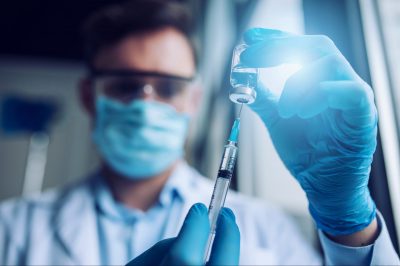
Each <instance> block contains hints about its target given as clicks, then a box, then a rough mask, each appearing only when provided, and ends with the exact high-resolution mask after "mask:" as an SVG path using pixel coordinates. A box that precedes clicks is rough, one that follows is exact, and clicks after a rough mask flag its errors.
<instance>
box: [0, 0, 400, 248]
mask: <svg viewBox="0 0 400 266" xmlns="http://www.w3.org/2000/svg"><path fill="white" fill-rule="evenodd" d="M182 1H183V0H182ZM115 2H117V1H116V0H113V1H111V0H108V1H106V0H85V1H42V0H35V1H33V0H31V1H29V0H26V1H20V0H15V1H2V2H1V3H0V30H1V36H2V38H1V41H0V200H5V199H8V198H12V197H17V196H21V195H28V194H31V193H40V192H41V191H43V190H46V189H49V188H54V187H59V186H62V185H65V184H67V183H71V182H74V181H77V180H79V179H81V178H84V177H85V176H86V175H87V174H88V173H90V172H92V171H94V170H95V169H96V166H97V163H98V158H97V155H96V151H95V149H94V146H93V145H92V143H91V135H90V124H89V120H88V117H87V116H86V114H85V113H84V111H83V109H82V108H81V106H80V105H79V102H78V95H77V84H78V82H79V80H80V78H81V77H82V76H83V75H85V74H86V69H85V66H84V64H83V48H82V36H81V35H80V25H81V23H82V21H83V20H84V19H85V18H86V16H87V15H88V14H89V13H91V12H92V11H94V10H95V9H98V8H100V7H102V6H104V5H107V4H110V3H115ZM183 2H187V3H188V4H189V6H190V7H191V8H192V9H193V12H194V14H195V18H196V20H197V35H198V40H199V44H200V46H201V57H200V61H201V62H200V64H201V65H200V69H199V74H200V77H201V80H202V85H203V88H204V100H203V102H202V108H201V110H200V113H199V115H198V116H197V117H196V118H195V121H194V123H193V126H192V128H191V133H190V137H189V141H188V144H187V152H186V156H187V159H188V161H189V162H190V164H192V165H193V166H194V167H195V168H196V169H198V170H199V171H200V172H201V173H202V174H203V175H205V176H208V177H210V178H215V175H216V172H217V169H218V166H219V163H220V157H221V154H222V149H223V145H224V143H225V140H226V138H227V134H228V132H229V127H230V126H231V123H232V121H233V118H234V116H235V114H236V112H237V110H236V108H237V107H236V106H234V104H233V103H231V102H230V101H229V99H228V91H229V87H230V85H229V73H230V60H231V53H232V49H233V47H234V46H235V45H236V44H238V43H240V42H241V35H242V33H243V31H244V30H245V29H247V28H249V27H253V26H257V27H268V28H276V29H280V30H285V31H290V32H293V33H300V34H301V33H306V34H324V35H328V36H329V37H330V38H331V39H333V40H334V42H335V43H336V45H337V46H338V48H339V49H340V50H341V51H342V53H343V54H344V55H345V57H346V58H347V59H348V60H349V62H350V63H351V64H352V66H353V67H354V69H355V70H356V71H357V73H358V74H359V75H360V76H361V77H362V78H363V79H364V80H366V81H367V82H368V83H369V84H371V86H372V87H373V88H374V91H375V95H376V103H377V106H378V111H379V118H380V121H379V142H378V148H377V151H376V153H375V157H374V163H373V167H372V171H371V179H370V189H371V192H372V194H373V197H374V199H375V201H376V202H377V205H378V208H379V210H380V211H381V212H382V214H383V215H384V217H385V219H386V222H387V225H388V228H389V231H390V234H391V237H392V240H393V242H394V244H395V246H396V248H397V250H398V246H399V245H398V243H399V242H398V240H399V239H400V237H399V236H400V235H399V233H400V156H399V136H400V134H399V133H400V127H399V125H400V120H399V119H400V72H399V71H398V68H396V63H398V62H399V61H400V49H399V48H398V47H400V1H398V0H218V1H212V0H192V1H189V0H188V1H183ZM293 71H295V67H294V66H293V65H283V66H279V67H275V68H271V69H267V70H262V72H261V78H262V80H263V81H264V82H265V83H266V84H267V85H268V86H269V87H270V88H271V89H273V90H275V91H277V92H279V91H280V90H281V89H282V87H283V84H284V82H285V79H286V78H287V77H288V76H289V75H290V74H291V73H293ZM239 144H240V146H239V149H240V152H239V154H240V155H239V161H238V165H237V169H236V175H235V177H234V180H233V183H232V188H233V189H235V190H238V191H241V192H243V193H245V194H248V195H252V196H256V197H258V198H261V199H264V200H268V201H270V202H273V203H275V204H277V205H280V206H282V207H283V208H285V209H286V210H288V211H289V212H290V213H291V214H292V215H293V216H295V217H296V219H298V220H299V221H300V222H301V224H302V225H303V228H304V231H305V232H306V233H307V235H308V236H309V237H310V238H312V239H314V238H315V234H314V233H313V225H312V222H311V220H310V218H309V215H308V210H307V202H306V198H305V196H304V193H303V192H302V190H301V189H300V187H299V186H298V184H297V183H296V181H295V180H294V179H293V178H292V177H291V176H290V175H289V173H288V171H287V170H286V169H285V168H284V166H283V164H282V163H281V161H280V159H279V158H278V156H277V154H276V152H275V150H274V148H273V146H272V143H271V142H270V140H269V137H268V133H267V131H266V129H265V128H264V126H263V125H262V123H261V121H260V120H259V119H258V118H257V117H256V116H255V115H254V114H253V113H252V112H251V111H250V110H249V109H248V108H244V110H243V113H242V130H241V135H240V143H239ZM0 219H1V217H0Z"/></svg>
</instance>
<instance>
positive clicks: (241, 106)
mask: <svg viewBox="0 0 400 266" xmlns="http://www.w3.org/2000/svg"><path fill="white" fill-rule="evenodd" d="M242 108H243V103H242V104H241V105H240V110H239V115H238V118H240V114H241V113H242Z"/></svg>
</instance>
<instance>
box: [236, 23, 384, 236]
mask: <svg viewBox="0 0 400 266" xmlns="http://www.w3.org/2000/svg"><path fill="white" fill-rule="evenodd" d="M244 40H245V42H246V43H247V44H248V45H249V47H248V48H247V49H246V50H245V51H243V53H242V54H241V61H242V63H243V64H245V65H247V66H249V67H257V68H262V67H272V66H276V65H280V64H282V63H290V62H291V60H294V59H295V58H296V59H298V58H303V60H305V62H304V65H303V68H302V69H300V70H299V71H298V72H296V73H294V74H293V75H292V76H291V77H290V78H289V79H288V80H287V81H286V83H285V86H284V89H283V91H282V94H281V96H280V97H278V96H277V95H274V94H273V93H272V92H271V91H269V90H268V89H266V88H264V87H263V86H262V85H260V86H259V87H258V88H257V99H256V101H255V102H254V103H253V104H252V105H251V106H250V107H251V108H252V109H253V110H254V111H255V112H256V113H257V114H258V115H259V116H260V117H261V119H262V120H263V121H264V123H265V125H266V126H267V128H268V131H269V133H270V136H271V138H272V141H273V143H274V146H275V148H276V150H277V152H278V154H279V156H280V157H281V159H282V160H283V162H284V164H285V166H286V167H287V168H288V170H289V171H290V173H291V174H292V175H293V176H294V177H295V178H296V179H297V180H298V182H299V183H300V185H301V187H302V188H303V190H304V191H305V193H306V195H307V198H308V201H309V210H310V213H311V215H312V216H313V218H314V220H315V222H316V224H317V226H318V227H319V228H320V229H322V230H323V231H325V232H327V233H329V234H332V235H344V234H351V233H354V232H357V231H360V230H362V229H364V228H365V227H367V226H368V225H369V224H370V223H371V222H372V221H373V219H374V218H375V216H376V213H375V204H374V202H373V200H372V199H371V196H370V193H369V190H368V187H367V184H368V178H369V173H370V167H371V163H372V157H373V153H374V151H375V147H376V136H377V111H376V108H375V105H374V99H373V93H372V90H371V88H370V87H369V86H368V84H366V83H365V82H364V81H363V80H362V79H361V78H360V77H359V76H358V75H357V74H356V73H355V71H354V70H353V69H352V67H351V66H350V64H349V63H348V62H347V61H346V59H345V58H344V56H343V55H342V54H341V53H340V51H339V50H338V49H337V48H336V46H335V45H334V43H333V42H332V41H331V40H330V39H329V38H327V37H325V36H313V35H294V34H289V33H285V32H282V31H277V30H271V29H260V28H255V29H250V30H248V31H247V32H246V33H245V34H244Z"/></svg>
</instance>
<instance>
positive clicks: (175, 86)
mask: <svg viewBox="0 0 400 266" xmlns="http://www.w3.org/2000/svg"><path fill="white" fill-rule="evenodd" d="M186 86H187V84H186V83H185V82H182V81H179V80H172V79H164V80H159V81H158V82H157V86H156V88H157V94H158V95H159V96H160V97H162V98H165V99H170V98H172V97H174V96H177V95H179V94H181V93H182V92H183V90H184V89H185V87H186Z"/></svg>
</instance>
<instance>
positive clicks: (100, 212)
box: [0, 0, 400, 265]
mask: <svg viewBox="0 0 400 266" xmlns="http://www.w3.org/2000/svg"><path fill="white" fill-rule="evenodd" d="M188 25H189V16H188V13H187V11H185V9H184V8H183V7H182V6H181V5H179V4H177V3H171V2H167V1H161V0H160V1H145V0H143V1H136V2H134V3H133V4H132V3H130V4H125V5H121V6H114V7H111V8H108V9H105V10H103V11H100V12H98V13H97V14H95V15H94V16H92V17H91V18H90V19H89V21H88V22H87V24H86V28H85V29H86V30H85V34H86V48H87V61H88V64H89V67H90V75H89V76H88V77H87V78H85V79H84V80H83V81H82V83H81V86H80V95H81V101H82V103H83V105H84V106H85V108H86V110H87V112H88V114H89V115H90V117H91V119H92V123H93V139H94V142H95V144H96V145H97V148H98V150H99V153H100V155H101V156H102V159H103V161H102V162H103V163H102V166H101V169H100V170H99V171H98V172H97V173H95V174H94V175H93V176H91V177H90V178H88V179H87V180H85V181H84V182H82V183H79V184H77V185H75V186H72V187H69V188H67V189H64V190H55V191H52V192H48V193H45V194H44V195H42V196H40V197H35V198H28V199H20V200H17V201H10V202H7V203H4V204H3V205H2V206H1V208H0V215H1V220H0V252H1V253H0V263H1V264H40V265H57V264H58V265H59V264H63V265H66V264H81V265H97V264H103V265H105V264H112V265H117V264H118V265H119V264H124V263H126V262H128V261H130V260H132V259H133V258H135V257H136V259H135V260H133V261H132V264H164V265H170V264H201V263H202V262H203V260H204V258H203V254H204V251H205V244H206V243H205V242H206V241H207V237H208V229H209V225H208V220H207V211H206V207H205V206H204V205H202V204H196V205H194V206H193V207H192V208H191V206H192V205H193V204H195V203H197V202H202V203H205V204H208V202H209V199H210V195H211V193H212V188H213V184H212V182H210V181H209V180H207V179H205V178H203V177H201V176H200V175H199V174H198V173H197V172H196V171H195V170H194V169H192V168H191V167H190V166H188V165H187V164H186V163H185V162H184V160H183V159H182V154H183V145H184V141H185V135H186V129H187V126H188V120H189V118H190V116H191V115H193V113H194V112H195V111H196V106H197V103H198V100H199V99H198V95H199V94H198V91H197V90H196V88H195V87H193V86H192V82H191V81H192V79H193V77H194V76H195V71H196V60H197V59H196V56H195V52H194V51H195V50H194V45H193V44H192V41H191V38H190V29H189V27H188ZM244 40H245V42H246V43H247V44H248V45H249V48H248V49H246V51H244V52H243V54H242V57H241V60H242V61H243V63H244V64H247V65H249V66H251V67H269V66H273V65H276V64H280V63H283V62H286V61H287V58H285V55H287V54H293V55H296V54H301V55H304V56H305V57H306V58H307V60H308V61H307V62H306V65H305V67H304V68H303V70H301V71H299V72H298V73H296V74H294V75H293V76H292V77H291V78H290V79H289V80H288V82H287V84H286V86H285V89H284V92H283V93H282V96H281V98H280V99H279V100H278V99H277V98H276V97H275V96H274V95H272V94H270V92H269V91H268V90H267V89H265V88H263V87H262V86H261V85H260V86H259V88H258V89H257V90H258V97H257V101H256V102H255V103H254V104H253V105H252V106H251V107H252V108H253V110H254V111H255V112H256V113H257V114H259V116H260V117H261V118H262V119H263V121H264V122H265V124H266V126H267V127H268V129H269V132H270V135H271V137H272V140H273V142H274V145H275V147H276V149H277V151H278V153H279V155H280V157H281V158H282V160H283V161H284V163H285V165H286V166H287V168H288V169H289V170H290V171H291V173H292V174H293V176H294V177H295V178H296V179H297V180H298V181H299V183H300V185H301V186H302V188H303V189H304V191H305V193H306V195H307V197H308V200H309V203H310V212H311V215H312V217H313V218H314V220H315V222H316V224H317V227H318V228H319V236H320V239H321V242H322V247H323V249H324V258H323V257H322V256H321V255H319V254H318V253H317V252H316V251H314V249H313V248H312V246H311V245H310V244H309V243H307V242H306V241H305V240H304V239H303V238H302V236H301V235H300V234H299V231H298V229H297V227H296V225H295V224H294V223H293V222H292V221H291V220H290V219H289V218H288V217H287V216H286V215H285V214H283V213H282V212H281V211H280V210H278V209H276V208H274V207H272V206H270V205H268V204H266V203H262V202H258V201H256V200H253V199H250V198H247V197H245V196H243V195H240V194H237V193H234V192H230V193H229V194H228V198H227V201H226V206H227V207H229V208H230V209H232V211H233V212H232V211H230V210H229V209H224V210H223V211H222V212H221V215H220V219H219V221H218V231H217V235H216V239H215V245H214V247H213V250H212V252H211V256H210V264H215V265H218V264H237V262H238V260H239V231H240V243H241V245H240V262H241V263H242V264H252V265H253V264H297V265H298V264H321V263H322V262H323V260H324V259H325V262H327V263H336V264H370V263H373V264H399V263H400V261H399V259H398V257H397V255H396V253H395V251H394V249H393V246H392V244H391V242H390V239H389V237H388V232H387V229H386V227H385V224H384V220H383V218H382V217H381V216H380V215H379V214H378V215H376V210H375V205H374V203H373V201H372V199H371V197H370V195H369V192H368V188H367V186H366V184H367V182H368V175H369V170H370V164H371V161H372V154H373V152H374V149H375V141H376V123H377V118H376V110H375V107H374V103H373V95H372V91H371V89H370V88H369V87H368V85H366V84H365V83H364V82H363V81H362V80H361V79H360V78H359V77H358V76H357V75H356V74H355V73H354V71H353V70H352V68H351V66H350V65H349V64H348V63H347V61H346V60H345V59H344V58H343V56H342V55H341V54H340V52H339V51H337V49H336V47H335V46H334V45H333V43H332V42H331V41H330V40H329V39H327V38H326V37H321V36H297V35H292V34H288V33H284V32H281V31H276V30H268V29H252V30H249V31H248V32H247V33H246V34H245V36H244ZM294 44H295V45H294ZM293 128H296V131H294V130H291V129H293ZM189 209H190V212H189V213H188V210H189ZM187 213H188V215H187V217H186V219H185V216H186V214H187ZM233 213H234V215H233ZM235 216H236V218H235ZM184 221H185V222H184ZM182 224H183V226H182ZM181 227H182V229H181ZM178 233H179V234H178ZM164 239H166V240H164ZM160 240H162V241H160ZM159 241H160V242H159ZM156 243H157V244H156ZM154 244H156V245H155V246H153V245H154ZM143 252H144V253H143ZM140 254H142V255H140ZM139 255H140V256H139ZM138 256H139V257H138Z"/></svg>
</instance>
